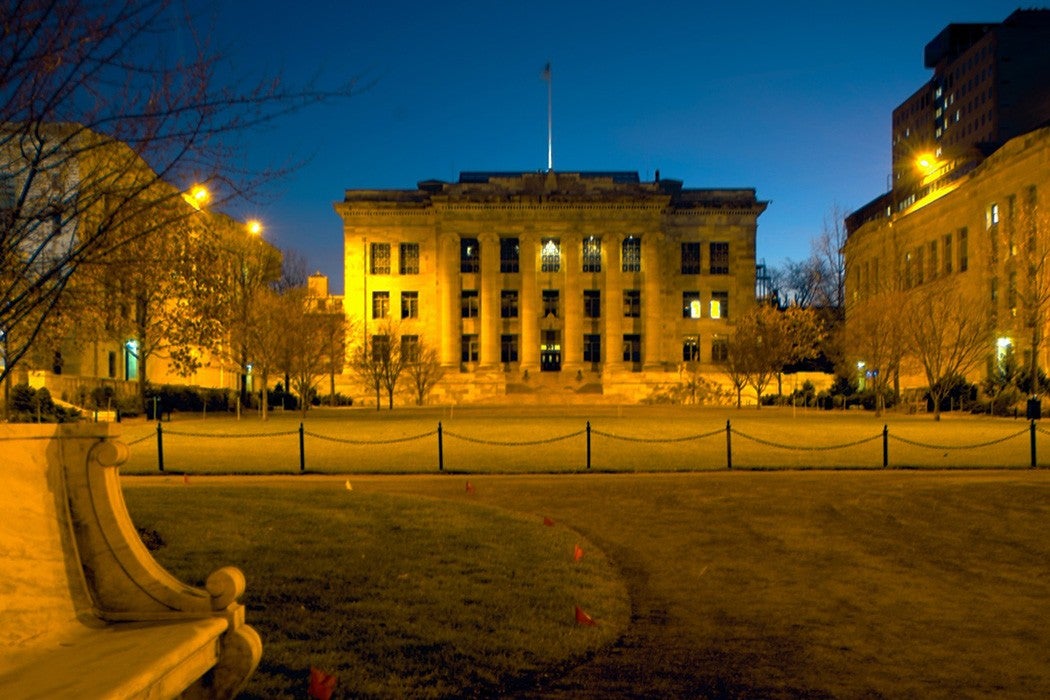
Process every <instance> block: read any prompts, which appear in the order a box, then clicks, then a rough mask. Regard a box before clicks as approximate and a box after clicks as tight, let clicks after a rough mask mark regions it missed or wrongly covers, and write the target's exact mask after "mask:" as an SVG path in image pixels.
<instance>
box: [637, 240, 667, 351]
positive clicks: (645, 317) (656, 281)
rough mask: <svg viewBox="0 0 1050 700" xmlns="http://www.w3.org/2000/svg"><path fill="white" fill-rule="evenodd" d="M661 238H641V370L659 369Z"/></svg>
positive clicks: (660, 345) (660, 338) (661, 300)
mask: <svg viewBox="0 0 1050 700" xmlns="http://www.w3.org/2000/svg"><path fill="white" fill-rule="evenodd" d="M663 244H664V236H663V234H661V233H657V232H652V233H647V234H645V235H644V236H642V270H643V271H644V278H643V286H642V369H643V370H658V369H662V368H663V361H664V353H663V343H662V342H661V341H662V339H663V335H664V333H663V323H662V319H663V313H661V306H662V304H663V294H662V293H661V292H662V291H663V289H662V288H663V284H662V277H661V275H662V274H663V270H662V267H663V266H662V253H663Z"/></svg>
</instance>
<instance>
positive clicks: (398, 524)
mask: <svg viewBox="0 0 1050 700" xmlns="http://www.w3.org/2000/svg"><path fill="white" fill-rule="evenodd" d="M194 479H195V480H194V481H191V482H190V484H189V485H186V484H182V488H174V489H173V488H154V487H146V488H130V489H127V501H128V503H129V507H130V510H131V512H132V513H133V517H134V518H135V520H136V523H137V524H138V525H139V526H142V527H147V528H149V529H152V530H155V531H156V532H157V533H158V534H159V535H160V537H161V538H162V539H163V541H164V543H165V544H164V546H163V547H161V548H160V549H159V550H157V551H156V552H154V556H155V557H156V558H157V559H158V560H159V561H160V562H161V563H162V564H163V565H165V566H166V567H167V568H168V569H169V570H171V571H172V572H174V573H175V574H176V575H177V576H179V577H180V578H182V579H183V580H185V581H187V582H191V583H194V584H196V585H202V584H203V581H204V579H205V578H206V577H207V575H208V574H209V573H210V572H211V571H212V570H213V569H214V568H215V567H216V565H217V564H218V563H219V562H222V563H230V564H235V565H237V566H239V567H240V568H242V569H243V570H244V572H245V574H246V576H247V577H248V580H249V581H250V582H251V583H250V585H249V587H248V592H247V593H246V595H245V597H244V600H243V602H244V603H245V605H246V606H247V608H248V613H247V615H248V619H249V621H250V623H251V624H252V625H253V626H255V627H256V629H258V631H259V633H260V634H261V635H262V637H263V640H264V645H265V654H264V658H263V662H262V664H261V666H260V669H259V671H258V672H257V673H256V674H255V675H254V676H253V678H252V680H251V684H250V686H249V688H248V689H247V693H246V696H247V697H258V698H268V699H269V698H301V697H305V694H306V688H307V684H308V678H309V670H310V667H311V666H316V667H319V668H321V669H324V670H325V671H326V672H328V673H331V674H335V675H336V676H337V677H338V678H339V688H340V697H395V696H400V697H450V696H459V695H463V694H468V695H474V694H480V695H485V696H491V695H494V694H504V693H507V692H512V691H514V690H520V689H522V688H526V687H528V686H529V685H530V684H532V683H535V682H536V681H537V679H538V678H539V677H541V676H542V675H543V674H545V673H551V672H553V671H559V670H565V669H566V668H567V666H568V665H569V664H570V663H572V662H574V661H579V660H580V659H582V658H583V657H584V656H585V655H587V654H589V653H592V652H594V651H595V650H596V649H597V648H599V647H601V646H603V645H608V644H609V643H611V642H612V641H613V640H614V639H615V638H616V637H618V636H619V634H620V633H621V632H622V631H623V629H624V628H625V627H626V624H627V621H628V617H629V612H628V607H627V605H628V604H627V595H626V591H625V588H624V585H623V581H622V579H621V578H620V577H619V576H618V575H616V572H615V571H614V570H613V569H612V567H611V566H610V565H609V563H608V562H607V560H606V559H605V557H604V556H603V555H602V553H601V552H600V551H598V550H597V549H596V548H595V547H594V546H593V545H592V544H591V543H590V542H588V541H587V540H586V539H585V538H583V537H581V536H580V535H579V533H577V532H574V531H572V530H569V529H567V528H565V527H563V526H559V525H558V524H557V523H555V524H553V525H545V524H544V520H543V518H540V517H524V516H520V515H515V514H512V513H510V512H508V511H506V510H502V509H495V508H492V507H491V506H482V505H478V504H476V503H473V502H471V501H473V500H474V499H473V497H472V496H470V495H468V494H467V493H466V489H465V485H463V486H464V488H463V493H462V494H461V496H462V497H461V498H459V499H454V500H451V501H442V500H435V499H431V498H420V497H417V496H412V497H406V496H398V495H388V494H380V493H375V492H371V493H362V492H359V491H348V490H347V489H346V488H345V485H344V483H343V482H342V481H333V482H328V483H326V484H323V485H318V484H316V483H314V484H304V483H292V482H283V483H280V484H278V485H276V486H258V485H249V486H243V487H242V486H233V485H230V484H228V483H227V484H216V483H211V484H209V483H197V482H196V478H194ZM181 482H182V480H181V479H179V483H181ZM577 546H579V547H581V548H582V550H583V552H584V556H583V558H582V559H580V560H579V561H576V560H575V557H574V552H575V548H576V547H577ZM577 605H579V606H581V607H582V608H583V609H585V610H586V612H587V613H588V614H590V615H591V616H593V618H595V619H597V620H599V621H600V624H599V625H598V626H597V627H583V626H578V625H577V624H576V622H575V616H574V608H575V606H577Z"/></svg>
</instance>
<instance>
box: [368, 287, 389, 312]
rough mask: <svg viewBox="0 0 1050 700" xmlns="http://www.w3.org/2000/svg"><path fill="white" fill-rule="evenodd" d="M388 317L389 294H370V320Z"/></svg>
mask: <svg viewBox="0 0 1050 700" xmlns="http://www.w3.org/2000/svg"><path fill="white" fill-rule="evenodd" d="M389 315H390V292H372V318H387V317H388V316H389Z"/></svg>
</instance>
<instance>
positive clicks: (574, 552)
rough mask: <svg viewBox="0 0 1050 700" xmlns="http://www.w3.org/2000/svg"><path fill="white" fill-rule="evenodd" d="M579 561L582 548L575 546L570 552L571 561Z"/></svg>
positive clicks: (581, 556)
mask: <svg viewBox="0 0 1050 700" xmlns="http://www.w3.org/2000/svg"><path fill="white" fill-rule="evenodd" d="M580 559H583V547H581V546H580V545H578V544H577V545H574V548H573V550H572V560H573V561H579V560H580Z"/></svg>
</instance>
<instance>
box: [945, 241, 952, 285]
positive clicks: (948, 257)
mask: <svg viewBox="0 0 1050 700" xmlns="http://www.w3.org/2000/svg"><path fill="white" fill-rule="evenodd" d="M951 273H952V234H950V233H949V234H948V235H946V236H945V237H944V274H946V275H950V274H951Z"/></svg>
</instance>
